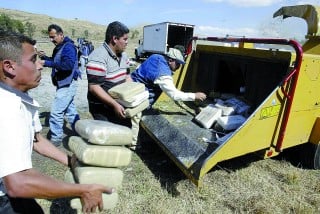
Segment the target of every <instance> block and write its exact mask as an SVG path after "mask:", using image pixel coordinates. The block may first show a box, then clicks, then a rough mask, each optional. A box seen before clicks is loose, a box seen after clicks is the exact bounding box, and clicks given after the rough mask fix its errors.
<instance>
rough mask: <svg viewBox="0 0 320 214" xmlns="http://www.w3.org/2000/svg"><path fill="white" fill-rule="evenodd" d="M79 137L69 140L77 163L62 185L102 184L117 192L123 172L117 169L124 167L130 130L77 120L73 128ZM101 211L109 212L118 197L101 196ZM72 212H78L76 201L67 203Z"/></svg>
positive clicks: (103, 123)
mask: <svg viewBox="0 0 320 214" xmlns="http://www.w3.org/2000/svg"><path fill="white" fill-rule="evenodd" d="M75 129H76V131H77V133H78V134H79V135H80V137H79V136H71V137H70V138H69V142H68V146H69V148H70V150H71V151H72V152H73V153H74V154H75V155H76V157H77V159H78V160H79V163H78V164H77V166H76V167H75V168H74V169H73V173H71V172H70V171H68V172H67V173H66V175H65V181H67V182H76V183H80V184H93V183H94V184H102V185H105V186H107V187H113V188H115V189H119V188H120V187H121V185H122V180H123V171H122V170H121V169H120V168H119V167H123V166H128V165H129V163H130V162H131V156H132V152H131V150H130V149H128V148H126V147H125V145H130V144H131V141H132V132H131V129H130V128H128V127H126V126H122V125H118V124H114V123H111V122H107V121H100V120H91V119H86V120H79V121H77V123H76V125H75ZM102 199H103V207H104V209H112V208H114V207H115V206H116V204H117V202H118V193H117V192H115V193H112V194H106V193H104V194H103V195H102ZM71 207H72V208H73V209H77V210H81V209H82V205H81V202H80V199H79V198H74V199H72V200H71Z"/></svg>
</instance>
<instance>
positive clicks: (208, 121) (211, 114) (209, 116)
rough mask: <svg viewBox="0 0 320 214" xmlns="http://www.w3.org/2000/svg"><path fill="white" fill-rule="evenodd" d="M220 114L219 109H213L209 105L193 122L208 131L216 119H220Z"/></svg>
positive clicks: (212, 106)
mask: <svg viewBox="0 0 320 214" xmlns="http://www.w3.org/2000/svg"><path fill="white" fill-rule="evenodd" d="M221 113H222V110H221V109H219V108H217V107H215V106H214V105H213V104H209V105H207V106H206V107H205V108H203V109H202V110H201V111H200V113H199V114H197V115H196V117H195V120H196V121H197V122H198V123H200V124H201V125H202V126H203V127H204V128H207V129H209V128H210V127H211V126H212V124H213V123H214V122H215V121H216V120H217V119H218V117H221Z"/></svg>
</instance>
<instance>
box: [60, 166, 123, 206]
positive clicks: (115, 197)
mask: <svg viewBox="0 0 320 214" xmlns="http://www.w3.org/2000/svg"><path fill="white" fill-rule="evenodd" d="M64 181H65V182H68V183H75V179H74V177H73V174H72V173H71V172H70V170H68V171H67V172H66V173H65V176H64ZM102 201H103V210H107V209H113V208H115V207H116V205H117V203H118V201H119V194H118V193H117V192H114V193H112V194H107V193H102ZM70 206H71V207H72V208H73V209H76V210H82V204H81V201H80V198H73V199H71V201H70Z"/></svg>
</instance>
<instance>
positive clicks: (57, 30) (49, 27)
mask: <svg viewBox="0 0 320 214" xmlns="http://www.w3.org/2000/svg"><path fill="white" fill-rule="evenodd" d="M52 29H54V30H56V32H57V33H63V30H62V28H61V27H60V26H59V25H56V24H51V25H49V26H48V32H50V31H51V30H52Z"/></svg>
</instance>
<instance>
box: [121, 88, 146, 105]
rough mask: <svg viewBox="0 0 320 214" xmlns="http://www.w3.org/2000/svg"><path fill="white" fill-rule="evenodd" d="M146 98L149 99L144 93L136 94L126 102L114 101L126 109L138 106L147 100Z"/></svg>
mask: <svg viewBox="0 0 320 214" xmlns="http://www.w3.org/2000/svg"><path fill="white" fill-rule="evenodd" d="M148 98H149V92H148V91H144V92H142V93H140V94H137V95H135V96H133V97H131V98H130V99H128V100H121V99H116V101H117V102H118V103H120V104H121V105H122V106H124V107H126V108H127V107H129V108H133V107H136V106H138V105H140V104H141V103H142V102H143V101H145V100H147V99H148Z"/></svg>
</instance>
